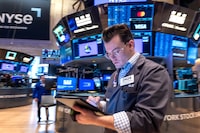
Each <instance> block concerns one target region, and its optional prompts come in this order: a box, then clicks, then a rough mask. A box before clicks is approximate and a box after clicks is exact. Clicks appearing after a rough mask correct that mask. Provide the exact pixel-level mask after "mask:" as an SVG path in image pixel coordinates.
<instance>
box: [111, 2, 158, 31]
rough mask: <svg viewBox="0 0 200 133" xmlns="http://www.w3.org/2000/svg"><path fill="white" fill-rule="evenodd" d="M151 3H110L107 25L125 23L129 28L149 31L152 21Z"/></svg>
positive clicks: (152, 8) (152, 7)
mask: <svg viewBox="0 0 200 133" xmlns="http://www.w3.org/2000/svg"><path fill="white" fill-rule="evenodd" d="M153 11H154V5H153V4H132V5H130V4H129V5H128V4H123V3H122V4H110V5H109V6H108V26H111V25H114V24H119V23H125V24H127V25H128V26H129V28H130V29H131V30H134V31H135V30H136V31H138V30H139V31H140V30H142V31H145V30H146V31H150V30H152V22H153Z"/></svg>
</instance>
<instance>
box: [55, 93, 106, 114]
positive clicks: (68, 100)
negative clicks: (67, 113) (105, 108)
mask: <svg viewBox="0 0 200 133" xmlns="http://www.w3.org/2000/svg"><path fill="white" fill-rule="evenodd" d="M56 100H57V101H59V102H61V103H63V104H65V105H66V106H68V107H70V108H71V109H73V108H72V107H73V106H74V105H77V106H80V107H81V108H85V109H89V110H91V111H94V112H95V114H97V115H105V113H104V112H102V111H101V110H100V109H99V108H97V107H95V106H93V105H91V104H89V103H88V102H87V101H85V100H84V99H82V98H80V97H70V96H69V97H65V98H56Z"/></svg>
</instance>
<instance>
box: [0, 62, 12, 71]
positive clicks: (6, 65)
mask: <svg viewBox="0 0 200 133" xmlns="http://www.w3.org/2000/svg"><path fill="white" fill-rule="evenodd" d="M1 70H5V71H14V70H15V64H10V63H2V64H1Z"/></svg>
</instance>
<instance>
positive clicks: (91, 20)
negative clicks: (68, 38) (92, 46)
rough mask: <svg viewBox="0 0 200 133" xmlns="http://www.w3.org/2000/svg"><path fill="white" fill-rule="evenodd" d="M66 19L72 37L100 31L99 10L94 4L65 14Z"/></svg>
mask: <svg viewBox="0 0 200 133" xmlns="http://www.w3.org/2000/svg"><path fill="white" fill-rule="evenodd" d="M67 21H68V25H69V29H70V32H71V35H72V37H73V38H77V37H81V36H88V35H91V34H98V33H101V31H102V26H101V21H100V17H99V10H98V8H97V7H96V6H93V7H89V8H86V9H85V10H82V11H79V12H76V13H73V14H70V15H67Z"/></svg>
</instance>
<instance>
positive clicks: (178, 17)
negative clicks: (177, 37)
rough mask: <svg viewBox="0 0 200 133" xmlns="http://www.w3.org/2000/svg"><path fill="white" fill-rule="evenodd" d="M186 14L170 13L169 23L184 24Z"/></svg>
mask: <svg viewBox="0 0 200 133" xmlns="http://www.w3.org/2000/svg"><path fill="white" fill-rule="evenodd" d="M186 17H187V14H185V13H182V12H177V11H171V14H170V17H169V22H173V23H177V24H184V23H185V19H186Z"/></svg>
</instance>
